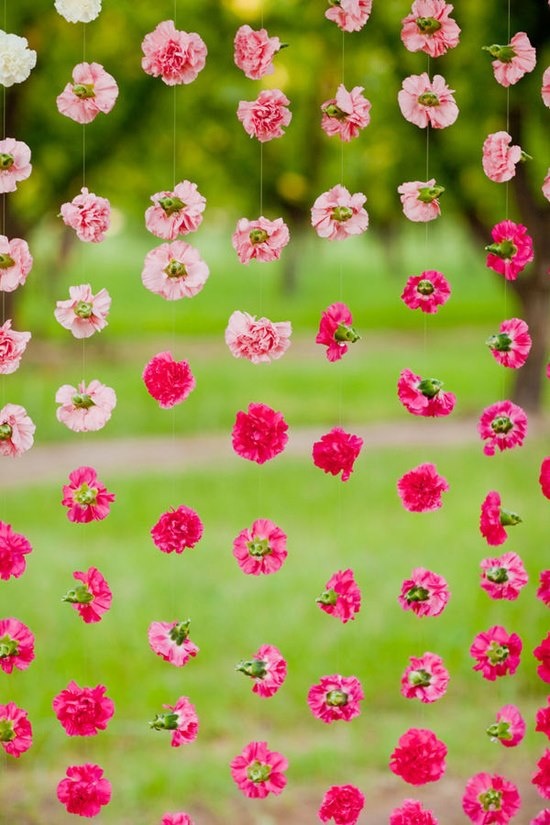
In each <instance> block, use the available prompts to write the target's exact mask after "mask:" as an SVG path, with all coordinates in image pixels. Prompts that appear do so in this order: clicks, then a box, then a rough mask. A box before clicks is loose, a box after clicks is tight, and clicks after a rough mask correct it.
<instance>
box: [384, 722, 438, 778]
mask: <svg viewBox="0 0 550 825" xmlns="http://www.w3.org/2000/svg"><path fill="white" fill-rule="evenodd" d="M446 756H447V746H446V745H445V744H444V742H442V741H441V740H440V739H438V738H437V736H436V735H435V733H434V732H433V731H431V730H426V729H425V728H409V730H408V731H406V732H405V733H404V734H403V735H402V736H401V737H400V739H399V741H398V743H397V747H396V748H395V750H394V751H393V753H392V755H391V757H390V770H392V771H393V773H394V774H396V775H397V776H400V777H401V778H402V779H404V780H405V782H408V783H409V784H411V785H425V784H426V783H427V782H437V780H438V779H441V777H442V776H443V774H444V773H445V767H446V765H445V757H446Z"/></svg>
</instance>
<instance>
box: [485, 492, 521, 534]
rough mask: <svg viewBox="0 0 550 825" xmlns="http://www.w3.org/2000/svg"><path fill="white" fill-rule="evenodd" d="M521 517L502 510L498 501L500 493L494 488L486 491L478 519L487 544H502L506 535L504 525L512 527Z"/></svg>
mask: <svg viewBox="0 0 550 825" xmlns="http://www.w3.org/2000/svg"><path fill="white" fill-rule="evenodd" d="M520 522H521V518H520V517H519V516H518V514H517V513H512V512H510V511H509V510H503V509H502V507H501V502H500V495H499V493H497V492H496V490H491V491H490V492H489V493H487V495H486V497H485V499H484V500H483V502H482V504H481V516H480V519H479V529H480V531H481V535H482V536H483V538H484V539H485V540H486V542H487V544H490V545H492V546H493V547H495V546H497V545H499V544H504V542H505V541H506V539H507V538H508V535H507V533H506V530H505V529H504V528H505V527H513V526H514V525H515V524H519V523H520Z"/></svg>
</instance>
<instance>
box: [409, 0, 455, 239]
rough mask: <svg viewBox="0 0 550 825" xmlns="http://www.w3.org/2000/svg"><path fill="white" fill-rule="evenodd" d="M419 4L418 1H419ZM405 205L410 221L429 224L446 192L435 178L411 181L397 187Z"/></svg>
mask: <svg viewBox="0 0 550 825" xmlns="http://www.w3.org/2000/svg"><path fill="white" fill-rule="evenodd" d="M417 2H418V0H417ZM397 191H398V192H399V194H400V196H401V203H402V204H403V212H404V214H405V216H406V217H407V218H408V219H409V220H410V221H415V222H416V223H427V221H434V220H435V219H436V218H438V217H439V216H440V215H441V208H440V206H439V196H440V195H441V194H442V193H443V192H444V191H445V189H444V188H443V186H437V185H436V182H435V178H432V179H431V180H427V181H425V182H422V181H420V180H411V181H407V183H402V184H401V186H398V187H397Z"/></svg>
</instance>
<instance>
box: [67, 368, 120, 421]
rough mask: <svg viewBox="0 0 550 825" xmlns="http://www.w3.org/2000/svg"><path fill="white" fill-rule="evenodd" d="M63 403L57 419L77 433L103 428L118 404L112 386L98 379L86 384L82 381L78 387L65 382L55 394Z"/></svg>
mask: <svg viewBox="0 0 550 825" xmlns="http://www.w3.org/2000/svg"><path fill="white" fill-rule="evenodd" d="M55 400H56V402H57V403H58V404H61V406H60V407H58V408H57V413H56V415H57V420H58V421H60V422H61V423H62V424H65V426H66V427H68V428H69V429H70V430H73V432H75V433H86V432H95V431H96V430H101V429H102V427H104V426H105V424H106V423H107V421H108V420H109V419H110V417H111V412H112V411H113V409H114V408H115V406H116V394H115V391H114V390H113V389H112V388H111V387H107V386H105V384H102V383H101V382H100V381H98V380H97V379H94V380H93V381H90V383H89V384H88V386H86V382H85V381H81V382H80V384H79V385H78V387H72V386H71V385H70V384H63V386H62V387H59V389H58V390H57V392H56V394H55Z"/></svg>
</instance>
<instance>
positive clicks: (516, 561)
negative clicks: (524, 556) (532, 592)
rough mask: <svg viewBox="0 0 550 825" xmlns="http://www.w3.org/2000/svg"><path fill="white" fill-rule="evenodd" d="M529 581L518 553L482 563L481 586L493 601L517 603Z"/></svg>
mask: <svg viewBox="0 0 550 825" xmlns="http://www.w3.org/2000/svg"><path fill="white" fill-rule="evenodd" d="M528 579H529V576H528V575H527V573H526V571H525V567H524V566H523V562H522V560H521V559H520V557H519V556H518V554H517V553H504V554H503V555H502V556H499V557H498V558H492V559H483V561H482V562H481V586H482V588H483V589H484V590H485V592H486V593H488V594H489V596H490V597H491V598H492V599H507V600H508V601H510V602H511V601H515V600H516V599H517V597H518V596H519V594H520V591H521V590H522V588H524V587H525V585H526V584H527V581H528Z"/></svg>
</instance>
